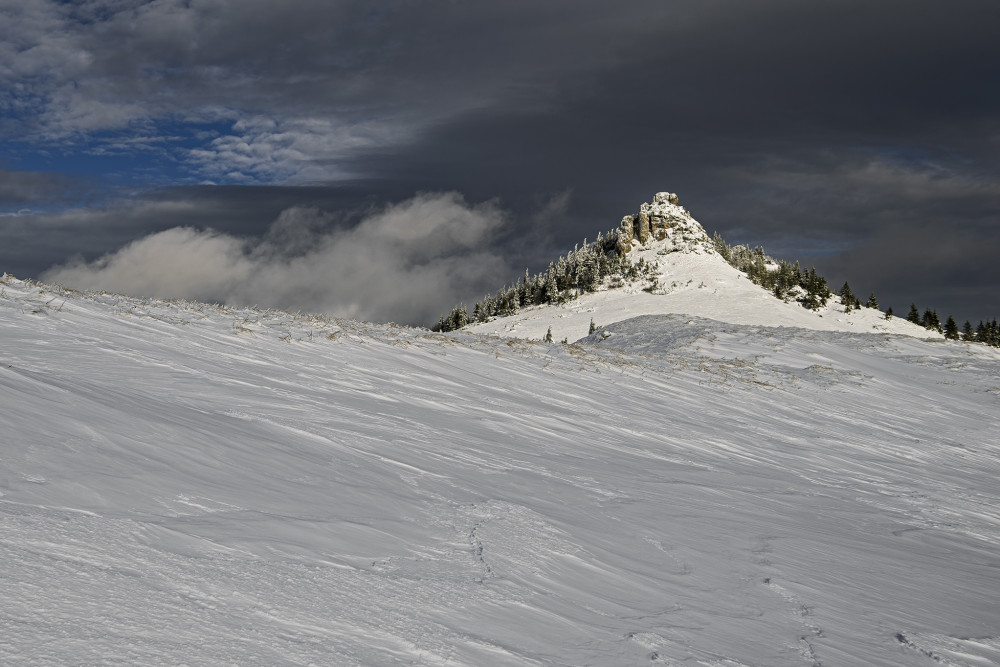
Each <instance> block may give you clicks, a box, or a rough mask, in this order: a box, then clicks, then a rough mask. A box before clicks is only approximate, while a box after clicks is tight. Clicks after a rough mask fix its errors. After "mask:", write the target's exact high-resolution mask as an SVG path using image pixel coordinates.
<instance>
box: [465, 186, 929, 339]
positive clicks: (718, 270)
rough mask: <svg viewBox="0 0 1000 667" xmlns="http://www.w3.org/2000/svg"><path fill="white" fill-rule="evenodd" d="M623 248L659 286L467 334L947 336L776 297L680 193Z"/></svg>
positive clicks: (660, 200)
mask: <svg viewBox="0 0 1000 667" xmlns="http://www.w3.org/2000/svg"><path fill="white" fill-rule="evenodd" d="M618 247H619V248H620V249H621V251H623V252H624V253H625V255H626V257H627V258H628V259H630V260H631V261H632V263H633V264H635V263H638V262H639V261H640V260H642V261H643V262H644V263H647V264H656V265H657V267H658V269H657V271H656V276H655V284H649V283H647V282H641V283H632V284H621V285H617V286H616V285H615V284H614V283H611V282H606V283H605V285H603V286H602V287H601V288H600V289H599V290H598V291H597V292H593V293H586V294H582V295H580V296H579V297H578V298H575V299H573V300H570V301H567V302H565V303H561V304H547V305H543V306H532V307H528V308H524V309H523V310H521V311H520V312H518V313H516V314H514V315H510V316H507V317H498V318H495V319H493V320H491V321H489V322H485V323H480V324H472V325H469V326H468V327H466V329H467V330H468V331H472V332H475V333H484V334H491V335H497V336H510V337H516V338H527V339H532V340H542V339H543V338H544V337H545V335H546V334H547V332H548V330H549V328H550V327H551V331H552V337H553V339H554V340H556V341H560V340H564V339H565V340H567V341H568V342H573V341H576V340H578V339H580V338H582V337H584V336H586V335H588V333H589V328H590V322H591V321H593V322H594V323H595V324H596V325H597V326H602V327H603V326H606V325H609V324H612V323H614V322H619V321H622V320H625V319H629V318H632V317H637V316H641V315H662V314H684V315H692V316H696V317H704V318H708V319H713V320H717V321H720V322H729V323H733V324H752V325H762V326H785V327H799V328H803V329H813V330H818V331H845V332H856V333H862V332H870V333H896V334H904V335H909V336H917V337H919V338H929V339H933V338H941V337H942V336H941V335H940V334H938V333H937V332H934V331H928V330H927V329H924V328H923V327H921V326H918V325H915V324H913V323H912V322H908V321H906V320H905V319H903V318H898V317H896V318H892V319H889V320H887V319H885V313H883V312H881V311H880V310H878V309H873V308H862V309H860V310H851V311H848V310H847V309H845V307H844V306H843V304H841V302H840V297H838V296H833V297H831V298H830V300H829V302H828V303H827V305H826V306H823V307H821V308H820V309H819V310H816V311H813V310H808V309H806V308H803V307H802V306H801V305H799V304H798V303H795V302H794V301H788V302H786V301H783V300H781V299H778V298H776V297H775V296H774V295H773V294H771V293H770V292H769V291H768V290H766V289H764V288H762V287H760V286H758V285H756V284H754V283H753V282H752V281H750V280H749V279H748V278H747V276H746V275H744V274H743V273H742V272H740V271H738V270H737V269H735V268H733V267H732V266H730V265H729V263H727V262H726V261H725V260H724V259H723V258H722V257H721V256H720V255H719V254H718V253H717V252H715V250H714V249H713V247H712V243H711V240H710V239H709V237H708V234H707V233H706V232H705V229H704V228H703V227H702V226H701V224H699V223H698V221H697V220H695V219H694V218H693V217H691V214H690V213H689V212H688V211H687V210H686V209H684V207H683V206H681V205H680V204H679V203H678V199H677V195H676V194H673V193H669V192H660V193H657V194H656V195H655V196H654V197H653V201H652V203H648V202H647V203H644V204H642V206H641V207H640V209H639V212H638V213H637V214H635V215H628V216H625V218H623V220H622V223H621V226H620V229H619V231H618Z"/></svg>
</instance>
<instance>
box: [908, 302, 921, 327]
mask: <svg viewBox="0 0 1000 667" xmlns="http://www.w3.org/2000/svg"><path fill="white" fill-rule="evenodd" d="M906 321H907V322H913V323H914V324H920V312H919V311H918V310H917V304H915V303H911V304H910V312H909V314H907V316H906Z"/></svg>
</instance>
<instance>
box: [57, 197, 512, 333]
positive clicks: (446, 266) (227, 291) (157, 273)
mask: <svg viewBox="0 0 1000 667" xmlns="http://www.w3.org/2000/svg"><path fill="white" fill-rule="evenodd" d="M504 218H505V214H504V212H503V211H502V210H501V209H500V208H499V207H498V206H497V205H496V203H495V202H485V203H481V204H475V205H470V204H468V203H467V202H466V201H465V200H464V198H463V197H462V196H461V195H459V194H458V193H454V192H448V193H433V194H420V195H417V196H416V197H413V198H412V199H409V200H407V201H404V202H402V203H399V204H394V205H390V206H386V207H384V208H382V209H380V210H377V211H375V212H373V213H371V214H370V215H368V216H367V217H366V218H364V219H363V220H362V221H361V222H360V223H359V224H357V225H356V226H354V227H352V228H349V229H343V228H334V227H332V226H331V223H332V218H331V216H330V215H329V214H327V213H324V212H323V211H321V210H319V209H315V208H289V209H287V210H285V211H284V212H282V213H281V215H280V216H279V217H278V218H277V220H275V221H274V222H273V223H272V225H271V226H270V229H269V230H268V232H267V233H266V234H265V235H264V236H263V237H259V238H252V239H246V238H239V237H236V236H232V235H229V234H224V233H220V232H216V231H212V230H199V229H194V228H191V227H175V228H173V229H168V230H166V231H162V232H159V233H156V234H151V235H149V236H146V237H144V238H142V239H139V240H137V241H134V242H133V243H130V244H128V245H126V246H125V247H123V248H121V249H119V250H117V251H115V252H112V253H109V254H107V255H105V256H103V257H101V258H100V259H98V260H96V261H93V262H89V263H88V262H84V261H83V260H80V259H77V260H73V261H70V262H68V263H66V264H63V265H61V266H56V267H53V268H51V269H49V270H48V271H46V272H45V273H44V274H43V275H42V279H43V280H45V281H49V282H56V283H59V284H62V285H66V286H68V287H75V288H81V289H104V290H108V291H113V292H122V293H126V294H134V295H137V296H148V297H161V298H183V299H193V300H200V301H216V302H221V303H226V304H230V305H259V306H266V307H274V308H283V309H287V310H300V311H305V312H323V313H328V314H331V315H335V316H338V317H348V318H355V319H366V320H375V321H395V322H401V323H407V324H423V325H427V324H431V323H433V322H435V321H437V318H438V316H439V315H441V314H442V313H443V312H444V311H446V310H447V309H449V308H450V307H451V306H452V305H454V304H455V303H458V302H459V301H462V300H472V299H475V298H478V297H479V296H481V295H482V294H484V293H485V292H487V291H490V290H492V289H495V288H496V286H497V285H498V283H500V282H503V280H505V279H506V277H507V276H509V275H512V271H511V269H510V267H509V266H508V265H507V263H506V262H505V260H504V259H503V258H502V257H501V256H500V255H499V253H498V252H496V251H495V250H492V249H491V248H490V241H491V239H492V238H493V235H494V234H495V232H496V231H497V230H498V229H499V228H500V226H501V225H502V224H503V222H504Z"/></svg>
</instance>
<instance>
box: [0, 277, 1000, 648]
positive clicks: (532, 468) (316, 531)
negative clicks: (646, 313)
mask: <svg viewBox="0 0 1000 667" xmlns="http://www.w3.org/2000/svg"><path fill="white" fill-rule="evenodd" d="M3 282H4V283H5V284H4V285H3V287H2V289H0V340H2V341H3V347H2V358H0V399H2V405H3V408H2V411H0V433H2V434H3V435H2V436H0V521H2V529H3V533H2V534H3V539H2V540H0V559H2V562H3V564H4V565H3V587H2V591H3V593H2V595H3V605H0V663H3V664H32V665H63V664H69V663H72V664H125V663H127V664H149V665H159V664H163V665H167V664H170V665H173V664H181V663H187V664H241V665H258V664H259V665H306V664H336V665H396V664H438V665H623V664H667V665H682V664H683V665H726V666H738V665H770V666H775V667H781V666H785V665H789V666H796V667H798V666H802V665H901V664H912V665H930V664H948V665H984V664H991V662H993V663H995V662H996V661H998V660H1000V617H998V616H997V613H996V600H997V598H998V595H1000V585H998V579H997V577H996V568H997V566H998V564H1000V561H998V558H997V554H998V553H1000V512H998V509H997V508H998V507H1000V491H998V486H997V484H996V461H997V460H998V455H1000V446H998V445H997V444H996V437H995V435H996V433H997V432H1000V410H998V407H1000V385H998V382H997V377H998V376H1000V355H998V354H997V351H996V350H994V349H992V348H988V347H985V346H977V345H968V344H964V343H952V342H928V341H924V340H919V339H916V338H912V337H905V336H894V335H888V334H866V335H848V334H844V333H839V332H824V331H815V330H813V331H809V330H803V329H791V328H782V327H763V326H747V325H737V324H720V323H718V322H712V321H706V320H703V319H699V318H694V317H677V316H650V317H645V318H634V319H630V320H627V321H624V322H620V323H617V324H614V325H609V326H608V327H606V329H605V330H606V333H605V330H602V331H601V332H599V333H597V334H595V335H594V336H593V337H591V338H590V339H588V341H586V342H585V343H584V344H581V345H569V346H563V345H545V344H538V343H528V342H524V341H516V340H500V339H496V338H484V337H479V336H475V335H471V334H468V333H463V332H459V333H456V334H452V335H447V336H445V335H438V334H430V333H428V332H426V331H422V330H412V329H404V328H398V327H393V326H389V325H369V324H363V323H355V322H341V321H329V320H324V319H318V318H310V317H304V316H292V315H288V314H284V313H278V312H258V311H254V310H233V309H224V308H218V307H214V306H206V305H202V304H183V303H180V304H179V303H166V302H156V301H143V300H136V299H128V298H125V297H117V296H111V295H96V294H95V295H84V294H79V293H73V292H65V291H62V290H58V289H55V288H49V287H46V286H39V285H36V284H29V283H23V282H19V281H16V280H13V279H10V278H5V279H4V281H3Z"/></svg>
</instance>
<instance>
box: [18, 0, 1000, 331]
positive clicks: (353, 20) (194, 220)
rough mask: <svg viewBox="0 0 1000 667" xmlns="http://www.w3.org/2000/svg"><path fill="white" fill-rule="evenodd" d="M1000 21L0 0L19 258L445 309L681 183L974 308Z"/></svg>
mask: <svg viewBox="0 0 1000 667" xmlns="http://www.w3.org/2000/svg"><path fill="white" fill-rule="evenodd" d="M997 25H1000V3H997V2H996V1H995V0H959V1H956V2H950V3H942V2H930V1H924V0H906V1H905V2H904V1H897V0H883V1H881V2H878V3H872V2H855V1H853V0H810V2H801V0H762V1H760V2H752V3H750V2H739V1H737V0H728V1H723V0H656V1H645V2H640V1H628V0H624V1H620V2H616V3H608V2H592V1H589V0H574V1H573V2H569V1H565V2H564V1H547V2H537V0H534V1H531V2H521V1H519V0H511V1H508V2H503V3H485V2H453V1H444V0H442V1H439V2H438V1H419V0H413V1H406V2H402V1H400V2H393V1H391V0H387V1H385V2H379V3H370V2H337V1H333V0H324V1H316V2H311V1H301V2H289V3H274V2H264V1H257V0H239V1H238V2H237V1H236V0H188V1H180V0H175V1H159V0H157V1H153V2H139V1H134V0H92V1H90V0H84V1H80V2H54V1H50V0H16V1H14V0H0V271H6V272H8V273H11V274H14V275H16V276H18V277H21V278H41V279H45V280H54V281H58V282H60V283H63V284H65V285H67V286H73V287H81V288H103V289H109V290H114V291H124V292H129V293H134V294H139V295H142V296H161V297H169V298H190V299H199V300H206V301H218V302H227V303H233V304H234V305H236V304H239V305H260V306H266V307H278V308H284V309H290V310H302V311H322V312H327V313H331V314H334V315H338V316H348V317H356V318H362V319H370V320H377V321H395V322H400V323H407V324H423V325H428V324H432V323H433V322H435V321H437V318H438V316H439V315H440V314H441V313H443V312H445V311H447V310H448V309H450V308H451V306H453V305H454V304H455V303H457V302H459V301H466V302H468V303H471V302H472V301H475V300H476V299H477V298H479V297H480V296H482V295H483V294H485V293H487V292H492V291H494V290H495V289H496V288H498V287H500V286H501V285H502V284H504V283H508V282H512V281H513V280H515V279H516V278H517V277H518V276H519V275H523V272H524V269H525V268H526V267H527V268H530V269H531V270H532V271H538V270H541V269H543V268H544V267H545V266H547V264H548V262H549V261H550V260H552V259H555V258H556V257H558V256H559V255H560V254H563V253H565V252H566V251H567V250H569V249H571V248H572V247H573V246H574V244H576V243H580V242H582V241H583V240H584V239H585V238H589V239H593V238H594V237H595V236H596V234H597V233H598V232H599V231H603V232H606V231H607V230H610V229H613V228H615V227H617V225H618V222H619V221H620V220H621V217H622V216H623V215H626V214H629V213H634V212H635V211H637V210H638V207H639V205H640V204H641V203H642V202H644V201H650V200H651V198H652V195H653V194H654V193H655V192H658V191H663V190H666V191H671V192H676V193H678V194H679V196H680V201H681V203H682V204H683V205H685V206H686V207H687V208H688V209H689V210H690V211H691V212H692V213H693V215H694V216H695V218H696V219H698V220H699V221H700V222H701V223H702V224H703V225H704V226H705V228H706V229H707V230H708V231H709V232H710V233H712V232H716V231H717V232H719V233H720V234H722V236H723V237H724V238H725V239H726V240H727V241H729V242H730V243H731V244H734V243H748V244H751V245H762V246H763V247H764V248H765V250H766V251H767V252H768V253H769V254H771V255H773V256H776V257H781V258H785V259H789V260H796V259H797V260H800V261H801V262H802V263H803V264H804V265H807V266H810V265H815V266H816V267H817V269H818V270H819V271H820V272H821V273H822V274H824V275H825V276H826V277H827V279H828V280H829V282H830V283H831V284H832V286H833V287H835V288H836V287H839V286H840V285H841V284H842V283H843V281H844V280H849V281H850V284H851V286H852V288H853V290H854V292H855V293H857V294H859V295H863V298H864V297H866V296H867V295H868V294H869V293H870V292H872V291H874V292H875V293H876V294H877V295H878V299H879V302H880V304H881V305H882V307H883V308H885V307H886V306H892V307H893V309H894V311H895V312H896V313H897V314H905V312H906V310H907V309H908V307H909V304H910V303H915V304H916V305H917V306H918V308H919V309H920V310H921V311H922V310H923V309H924V308H934V309H936V310H937V311H938V312H939V313H940V314H941V316H942V317H944V316H945V315H946V314H954V315H955V317H956V319H958V320H959V322H961V321H962V320H964V319H969V320H972V321H973V324H975V323H976V322H977V321H978V320H980V319H992V318H994V317H997V316H1000V297H998V296H997V295H998V294H1000V279H998V277H997V271H996V269H995V265H996V256H997V251H998V249H1000V85H997V83H998V82H1000V40H997V39H996V26H997Z"/></svg>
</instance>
